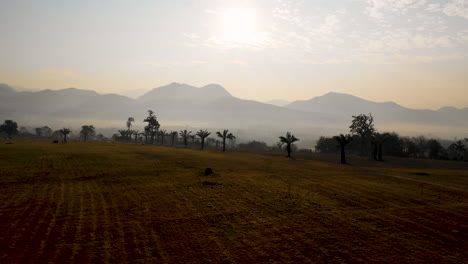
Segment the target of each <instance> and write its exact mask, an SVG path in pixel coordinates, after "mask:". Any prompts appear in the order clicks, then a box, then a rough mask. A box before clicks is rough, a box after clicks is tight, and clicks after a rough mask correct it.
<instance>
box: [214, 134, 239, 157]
mask: <svg viewBox="0 0 468 264" xmlns="http://www.w3.org/2000/svg"><path fill="white" fill-rule="evenodd" d="M216 135H218V137H220V138H222V139H223V152H225V151H226V139H236V137H235V136H234V135H233V134H232V133H229V130H228V129H225V130H223V133H222V134H221V132H219V131H218V132H216Z"/></svg>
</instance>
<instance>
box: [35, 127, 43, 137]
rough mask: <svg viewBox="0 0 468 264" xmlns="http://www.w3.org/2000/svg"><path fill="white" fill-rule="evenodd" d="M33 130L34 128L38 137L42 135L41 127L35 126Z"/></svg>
mask: <svg viewBox="0 0 468 264" xmlns="http://www.w3.org/2000/svg"><path fill="white" fill-rule="evenodd" d="M34 130H36V135H37V136H38V137H42V127H36V128H35V129H34Z"/></svg>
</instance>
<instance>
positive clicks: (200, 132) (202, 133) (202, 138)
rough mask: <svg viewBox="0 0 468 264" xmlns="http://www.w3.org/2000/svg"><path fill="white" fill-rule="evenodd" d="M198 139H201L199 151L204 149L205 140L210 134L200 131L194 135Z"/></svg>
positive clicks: (206, 131)
mask: <svg viewBox="0 0 468 264" xmlns="http://www.w3.org/2000/svg"><path fill="white" fill-rule="evenodd" d="M196 135H197V136H198V137H199V138H200V139H201V149H204V148H205V138H207V137H208V136H209V135H211V133H210V132H208V130H206V129H205V130H202V129H200V131H198V132H197V134H196Z"/></svg>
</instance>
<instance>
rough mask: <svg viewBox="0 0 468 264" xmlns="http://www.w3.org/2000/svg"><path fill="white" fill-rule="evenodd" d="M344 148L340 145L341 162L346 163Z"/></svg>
mask: <svg viewBox="0 0 468 264" xmlns="http://www.w3.org/2000/svg"><path fill="white" fill-rule="evenodd" d="M344 149H345V148H344V146H343V145H341V164H346V156H345V151H344Z"/></svg>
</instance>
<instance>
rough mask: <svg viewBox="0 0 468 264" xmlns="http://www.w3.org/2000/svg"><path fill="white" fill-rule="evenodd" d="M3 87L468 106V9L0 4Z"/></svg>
mask: <svg viewBox="0 0 468 264" xmlns="http://www.w3.org/2000/svg"><path fill="white" fill-rule="evenodd" d="M0 36H1V39H0V83H2V82H3V83H6V84H9V85H13V86H23V87H27V88H37V89H61V88H67V87H76V88H81V89H90V90H96V91H98V92H101V93H128V91H129V90H140V91H141V90H142V89H143V90H150V89H152V88H155V87H158V86H162V85H165V84H168V83H170V82H173V81H175V82H181V83H187V84H191V85H195V86H202V85H205V84H208V83H218V84H221V85H222V86H224V87H225V88H226V89H227V90H228V91H229V92H231V93H232V94H233V95H235V96H237V97H240V98H244V99H253V100H259V101H266V100H271V99H285V100H305V99H310V98H312V97H315V96H319V95H323V94H324V93H327V92H329V91H335V92H344V93H351V94H354V95H356V96H360V97H363V98H366V99H369V100H374V101H396V102H398V103H400V104H402V105H404V106H408V107H414V108H433V109H434V108H439V107H442V106H446V105H452V106H456V107H468V0H447V1H433V0H368V1H366V0H303V1H299V0H258V1H242V0H236V1H222V0H167V1H156V0H153V1H134V0H128V1H124V0H120V1H117V0H108V1H105V0H80V1H71V0H70V1H68V0H60V1H50V0H49V1H48V0H41V1H37V0H31V1H23V0H14V1H7V0H1V2H0Z"/></svg>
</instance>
